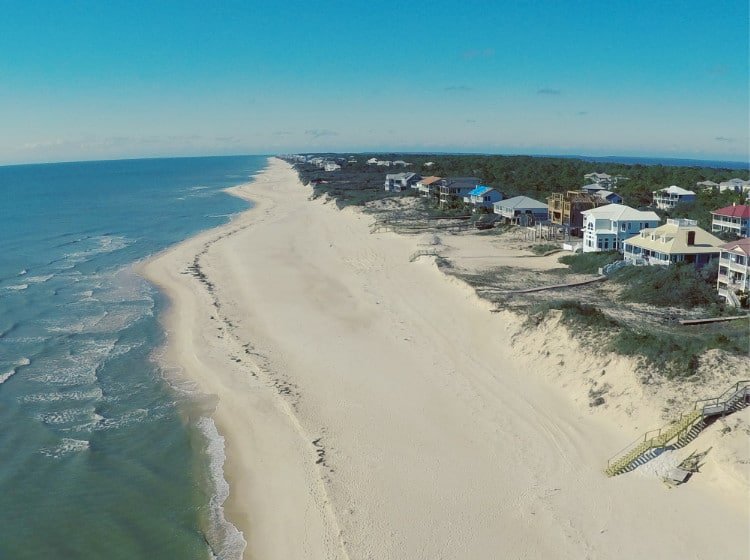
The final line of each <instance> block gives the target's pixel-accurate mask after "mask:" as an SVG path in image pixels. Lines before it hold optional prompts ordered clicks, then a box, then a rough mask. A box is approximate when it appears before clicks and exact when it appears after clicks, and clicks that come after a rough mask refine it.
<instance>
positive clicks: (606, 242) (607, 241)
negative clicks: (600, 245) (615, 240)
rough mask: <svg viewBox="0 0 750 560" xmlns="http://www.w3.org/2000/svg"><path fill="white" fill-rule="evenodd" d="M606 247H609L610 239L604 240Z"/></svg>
mask: <svg viewBox="0 0 750 560" xmlns="http://www.w3.org/2000/svg"><path fill="white" fill-rule="evenodd" d="M604 248H605V249H609V239H605V240H604Z"/></svg>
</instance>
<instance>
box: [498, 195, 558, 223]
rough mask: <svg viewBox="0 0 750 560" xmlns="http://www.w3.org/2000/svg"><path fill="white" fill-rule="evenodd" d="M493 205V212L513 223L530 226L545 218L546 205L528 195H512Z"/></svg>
mask: <svg viewBox="0 0 750 560" xmlns="http://www.w3.org/2000/svg"><path fill="white" fill-rule="evenodd" d="M493 206H494V212H495V214H497V215H498V216H500V217H502V218H505V220H506V221H508V222H510V223H513V224H518V225H521V226H530V225H534V224H536V223H539V222H544V221H546V220H547V205H546V204H545V203H544V202H539V201H538V200H534V199H533V198H529V197H528V196H514V197H513V198H508V199H505V200H501V201H500V202H496V203H495V204H494V205H493Z"/></svg>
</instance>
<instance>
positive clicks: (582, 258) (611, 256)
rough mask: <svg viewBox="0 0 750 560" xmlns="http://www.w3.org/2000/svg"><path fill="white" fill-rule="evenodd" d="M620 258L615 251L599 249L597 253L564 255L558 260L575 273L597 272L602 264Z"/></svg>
mask: <svg viewBox="0 0 750 560" xmlns="http://www.w3.org/2000/svg"><path fill="white" fill-rule="evenodd" d="M621 259H622V255H620V253H618V252H617V251H601V252H598V253H577V254H572V255H564V256H562V257H560V258H559V259H558V260H559V261H560V262H561V263H563V264H567V265H568V266H569V267H570V271H571V272H575V273H577V274H598V273H599V269H600V268H602V267H603V266H605V265H608V264H610V263H613V262H615V261H619V260H621Z"/></svg>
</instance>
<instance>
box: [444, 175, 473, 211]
mask: <svg viewBox="0 0 750 560" xmlns="http://www.w3.org/2000/svg"><path fill="white" fill-rule="evenodd" d="M481 183H482V180H481V179H478V178H477V177H448V178H445V179H441V180H440V181H438V185H439V187H440V204H441V205H446V204H450V203H452V202H456V201H462V200H463V198H464V197H465V196H466V195H468V194H469V191H471V190H472V189H474V187H477V186H478V185H481Z"/></svg>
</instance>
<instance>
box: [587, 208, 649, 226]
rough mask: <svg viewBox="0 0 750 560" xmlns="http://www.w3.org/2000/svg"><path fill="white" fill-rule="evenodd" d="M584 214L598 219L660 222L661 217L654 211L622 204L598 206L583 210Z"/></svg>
mask: <svg viewBox="0 0 750 560" xmlns="http://www.w3.org/2000/svg"><path fill="white" fill-rule="evenodd" d="M581 214H583V215H584V216H593V217H594V218H598V219H600V220H633V221H643V222H651V221H656V222H660V221H661V218H659V215H658V214H657V213H656V212H651V211H644V210H636V209H635V208H631V207H630V206H625V205H624V204H607V205H606V206H598V207H596V208H592V209H590V210H584V211H583V212H581Z"/></svg>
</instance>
